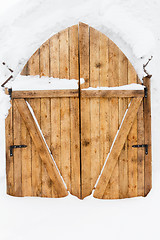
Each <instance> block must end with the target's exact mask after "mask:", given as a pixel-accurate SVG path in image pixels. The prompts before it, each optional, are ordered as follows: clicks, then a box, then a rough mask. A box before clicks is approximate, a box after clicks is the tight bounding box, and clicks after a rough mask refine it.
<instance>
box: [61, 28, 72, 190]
mask: <svg viewBox="0 0 160 240" xmlns="http://www.w3.org/2000/svg"><path fill="white" fill-rule="evenodd" d="M68 38H69V37H68V28H67V29H65V30H63V31H61V32H60V33H59V44H60V57H59V61H60V62H59V66H60V68H59V76H60V78H66V79H69V45H68ZM70 147H71V146H70V99H69V98H63V99H61V166H60V169H61V174H62V176H63V179H64V181H65V183H66V185H67V188H68V191H71V181H70Z"/></svg>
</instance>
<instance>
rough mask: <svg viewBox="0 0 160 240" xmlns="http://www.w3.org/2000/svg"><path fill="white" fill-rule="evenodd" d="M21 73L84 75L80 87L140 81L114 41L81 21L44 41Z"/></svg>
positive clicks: (69, 76)
mask: <svg viewBox="0 0 160 240" xmlns="http://www.w3.org/2000/svg"><path fill="white" fill-rule="evenodd" d="M21 75H40V76H48V77H54V78H60V79H63V78H66V79H77V80H79V79H80V78H84V80H85V83H84V84H82V87H83V88H88V87H99V86H101V87H105V86H106V87H114V86H121V85H126V84H130V83H140V81H139V79H138V76H137V73H136V71H135V69H134V67H133V66H132V64H131V63H130V61H129V60H128V59H127V57H126V56H125V55H124V54H123V52H122V51H121V50H120V49H119V48H118V47H117V45H116V44H115V43H114V42H113V41H112V40H110V39H109V38H108V37H107V36H106V35H104V34H103V33H101V32H99V31H97V30H96V29H94V28H92V27H90V26H88V25H87V24H84V23H81V22H80V23H79V24H78V25H74V26H71V27H68V28H67V29H65V30H62V31H60V32H58V33H57V34H55V35H53V36H52V37H51V38H50V39H48V40H47V41H46V42H45V43H43V44H42V45H41V47H40V48H39V49H37V51H36V52H35V53H34V54H33V55H32V56H31V58H30V59H29V60H28V62H27V63H26V65H25V67H24V68H23V70H22V72H21Z"/></svg>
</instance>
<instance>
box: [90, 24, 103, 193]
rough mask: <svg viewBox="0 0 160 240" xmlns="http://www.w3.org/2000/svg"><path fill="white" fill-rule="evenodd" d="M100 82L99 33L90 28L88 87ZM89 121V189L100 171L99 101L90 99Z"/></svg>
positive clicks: (97, 84)
mask: <svg viewBox="0 0 160 240" xmlns="http://www.w3.org/2000/svg"><path fill="white" fill-rule="evenodd" d="M99 82H100V39H99V32H98V31H97V30H95V29H94V28H92V27H90V87H94V88H96V87H99ZM90 114H91V115H90V119H91V189H93V187H94V185H95V183H96V181H97V179H98V176H99V174H100V171H101V162H100V141H99V140H100V139H99V136H100V100H99V99H98V98H91V99H90Z"/></svg>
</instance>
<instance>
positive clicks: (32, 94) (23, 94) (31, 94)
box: [12, 89, 79, 99]
mask: <svg viewBox="0 0 160 240" xmlns="http://www.w3.org/2000/svg"><path fill="white" fill-rule="evenodd" d="M78 96H79V94H78V90H76V89H75V90H74V89H68V90H32V91H12V98H13V99H14V98H15V99H17V98H34V99H35V98H57V97H58V98H68V97H78Z"/></svg>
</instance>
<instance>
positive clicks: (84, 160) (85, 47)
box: [79, 23, 92, 199]
mask: <svg viewBox="0 0 160 240" xmlns="http://www.w3.org/2000/svg"><path fill="white" fill-rule="evenodd" d="M79 58H80V78H84V80H85V83H84V84H83V85H80V89H82V88H88V87H89V26H88V25H86V24H84V23H79ZM80 105H81V188H82V190H81V192H82V194H81V198H82V199H83V198H85V197H86V196H88V195H90V194H91V192H92V189H91V152H90V151H91V146H90V141H91V126H90V100H89V99H87V98H81V99H80Z"/></svg>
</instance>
